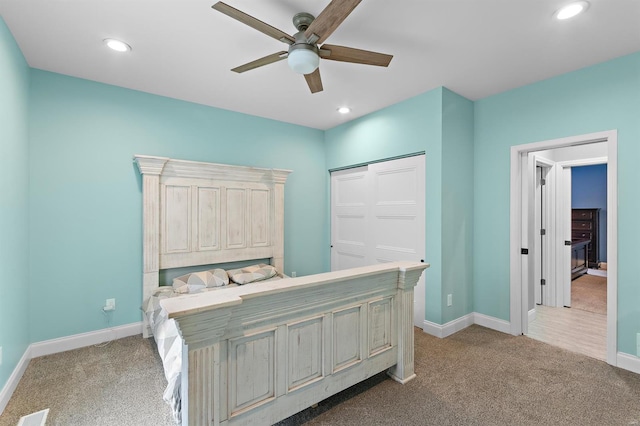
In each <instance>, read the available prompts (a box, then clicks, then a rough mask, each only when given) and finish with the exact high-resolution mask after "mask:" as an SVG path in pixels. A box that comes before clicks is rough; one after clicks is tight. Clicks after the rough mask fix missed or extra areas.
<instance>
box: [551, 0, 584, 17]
mask: <svg viewBox="0 0 640 426" xmlns="http://www.w3.org/2000/svg"><path fill="white" fill-rule="evenodd" d="M588 8H589V2H586V1H576V2H573V3H569V4H567V5H566V6H563V7H561V8H560V9H558V11H557V12H556V13H555V15H554V16H555V17H556V19H558V20H560V21H563V20H565V19H570V18H573V17H574V16H576V15H579V14H580V13H582V12H584V11H586V10H587V9H588Z"/></svg>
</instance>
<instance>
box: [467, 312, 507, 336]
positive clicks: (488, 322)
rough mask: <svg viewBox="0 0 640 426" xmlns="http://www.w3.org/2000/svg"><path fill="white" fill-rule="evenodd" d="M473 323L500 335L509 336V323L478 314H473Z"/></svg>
mask: <svg viewBox="0 0 640 426" xmlns="http://www.w3.org/2000/svg"><path fill="white" fill-rule="evenodd" d="M473 323H474V324H478V325H481V326H483V327H486V328H490V329H492V330H496V331H500V332H502V333H507V334H509V333H510V332H511V323H510V322H509V321H505V320H502V319H500V318H496V317H490V316H489V315H484V314H480V313H478V312H474V313H473Z"/></svg>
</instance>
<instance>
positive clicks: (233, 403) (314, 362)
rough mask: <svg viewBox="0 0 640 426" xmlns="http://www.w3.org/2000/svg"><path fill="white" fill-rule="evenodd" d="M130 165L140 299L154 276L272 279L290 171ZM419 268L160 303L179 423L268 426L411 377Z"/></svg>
mask: <svg viewBox="0 0 640 426" xmlns="http://www.w3.org/2000/svg"><path fill="white" fill-rule="evenodd" d="M135 160H136V162H137V164H138V167H139V169H140V172H141V173H142V175H143V215H144V217H143V220H144V226H143V232H144V236H143V241H144V246H143V250H144V254H143V261H144V265H143V271H144V276H143V282H144V294H143V297H144V298H145V299H146V298H147V297H149V296H150V295H151V294H152V293H153V291H155V290H156V288H157V286H158V277H159V270H160V269H166V268H174V267H182V266H192V265H202V264H214V263H225V262H232V261H238V260H250V259H264V258H270V259H271V263H272V264H273V265H274V266H276V268H278V269H279V270H280V271H282V270H283V268H282V267H283V260H284V184H285V182H286V179H287V176H288V174H289V171H286V170H274V169H257V168H250V167H238V166H228V165H222V164H211V163H199V162H193V161H181V160H172V159H168V158H162V157H149V156H136V157H135ZM428 266H429V265H428V264H424V263H416V262H391V263H384V264H378V265H373V266H364V267H361V268H355V269H346V270H341V271H335V272H330V273H326V274H318V275H312V276H306V277H299V278H294V279H287V280H280V281H273V282H264V283H256V284H249V285H244V286H240V287H232V288H227V289H224V290H221V291H216V292H208V293H201V294H193V295H185V296H183V297H179V298H171V299H166V300H163V301H162V302H161V304H162V306H163V307H164V309H165V310H166V311H167V313H168V315H169V317H170V318H173V319H175V320H176V322H177V324H178V329H179V331H180V334H181V336H182V338H183V342H184V346H183V357H182V422H183V424H184V425H255V424H264V425H270V424H273V423H276V422H277V421H279V420H282V419H284V418H286V417H288V416H290V415H292V414H294V413H296V412H298V411H300V410H302V409H304V408H306V407H309V406H310V405H312V404H315V403H318V402H320V401H321V400H323V399H325V398H327V397H328V396H330V395H333V394H335V393H337V392H340V391H342V390H344V389H346V388H347V387H349V386H352V385H354V384H356V383H358V382H360V381H362V380H364V379H365V378H367V377H370V376H371V375H373V374H376V373H378V372H381V371H385V370H388V372H389V374H390V375H391V377H393V378H394V379H395V380H397V381H399V382H402V383H405V382H407V381H408V380H411V379H412V378H413V377H414V376H415V374H414V366H413V362H414V361H413V350H414V349H413V324H412V317H413V288H414V286H415V285H416V282H417V281H418V279H419V278H420V276H421V274H422V271H423V270H424V269H425V268H427V267H428ZM145 335H148V331H147V330H146V329H145Z"/></svg>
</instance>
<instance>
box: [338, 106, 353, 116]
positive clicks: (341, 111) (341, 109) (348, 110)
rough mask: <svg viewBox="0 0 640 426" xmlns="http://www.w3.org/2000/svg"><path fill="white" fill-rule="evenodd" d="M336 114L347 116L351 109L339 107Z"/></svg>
mask: <svg viewBox="0 0 640 426" xmlns="http://www.w3.org/2000/svg"><path fill="white" fill-rule="evenodd" d="M338 112H339V113H340V114H348V113H350V112H351V108H349V107H340V108H338Z"/></svg>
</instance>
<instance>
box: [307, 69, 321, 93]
mask: <svg viewBox="0 0 640 426" xmlns="http://www.w3.org/2000/svg"><path fill="white" fill-rule="evenodd" d="M304 79H305V80H307V85H309V89H310V90H311V93H318V92H322V79H321V78H320V68H316V70H315V71H314V72H312V73H311V74H305V75H304Z"/></svg>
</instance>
